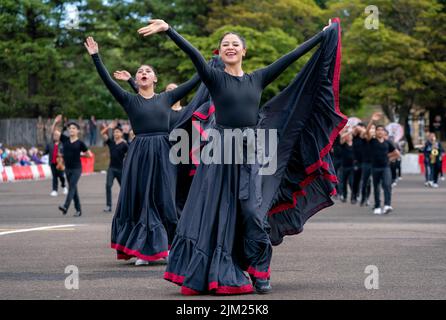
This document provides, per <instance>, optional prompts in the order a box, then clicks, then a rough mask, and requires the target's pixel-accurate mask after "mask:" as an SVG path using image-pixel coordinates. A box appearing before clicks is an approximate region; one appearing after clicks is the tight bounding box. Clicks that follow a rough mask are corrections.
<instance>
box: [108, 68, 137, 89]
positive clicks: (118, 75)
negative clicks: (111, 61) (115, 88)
mask: <svg viewBox="0 0 446 320" xmlns="http://www.w3.org/2000/svg"><path fill="white" fill-rule="evenodd" d="M113 77H115V79H117V80H122V81H127V83H128V84H129V85H130V87H132V89H133V91H135V93H138V92H139V88H138V85H137V84H136V82H135V80H134V79H133V78H132V75H131V74H130V72H128V71H127V70H122V71H120V70H117V71H115V72H114V73H113Z"/></svg>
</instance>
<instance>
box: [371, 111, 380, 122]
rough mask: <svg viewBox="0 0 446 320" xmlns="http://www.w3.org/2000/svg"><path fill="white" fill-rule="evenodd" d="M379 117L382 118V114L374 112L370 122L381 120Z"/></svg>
mask: <svg viewBox="0 0 446 320" xmlns="http://www.w3.org/2000/svg"><path fill="white" fill-rule="evenodd" d="M381 117H382V113H381V112H375V113H374V114H373V115H372V118H371V120H372V121H378V120H379V119H381Z"/></svg>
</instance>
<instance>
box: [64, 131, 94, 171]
mask: <svg viewBox="0 0 446 320" xmlns="http://www.w3.org/2000/svg"><path fill="white" fill-rule="evenodd" d="M60 141H61V142H62V153H63V160H64V162H65V168H66V169H82V164H81V152H87V151H88V148H87V146H86V145H85V143H84V142H83V141H81V140H76V141H74V142H73V143H72V142H71V141H70V138H69V137H67V136H65V135H61V136H60Z"/></svg>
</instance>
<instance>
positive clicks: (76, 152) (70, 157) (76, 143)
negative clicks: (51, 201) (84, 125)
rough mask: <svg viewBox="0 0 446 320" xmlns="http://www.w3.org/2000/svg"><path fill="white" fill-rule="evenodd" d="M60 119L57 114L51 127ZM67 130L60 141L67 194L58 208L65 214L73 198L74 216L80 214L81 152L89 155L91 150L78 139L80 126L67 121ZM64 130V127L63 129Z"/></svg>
mask: <svg viewBox="0 0 446 320" xmlns="http://www.w3.org/2000/svg"><path fill="white" fill-rule="evenodd" d="M61 121H62V115H58V116H57V117H56V119H55V120H54V124H53V128H55V127H56V125H57V124H58V123H60V122H61ZM65 125H66V128H67V130H68V134H69V137H67V136H66V135H64V134H62V135H61V136H60V141H61V142H62V148H61V149H62V155H63V159H64V163H65V174H66V176H67V182H68V194H67V197H66V199H65V203H64V204H63V205H60V206H59V210H60V211H61V212H62V214H63V215H66V214H67V211H68V209H69V208H70V204H71V201H72V200H74V207H75V209H76V213H75V214H74V216H75V217H80V216H81V215H82V208H81V201H80V198H79V192H78V189H77V184H78V182H79V179H80V177H81V175H82V162H81V153H85V155H86V156H87V157H91V152H90V150H88V148H87V146H86V145H85V143H84V142H83V141H81V140H79V130H80V127H79V125H78V124H77V123H76V122H68V123H66V124H65ZM63 131H65V128H64V129H63Z"/></svg>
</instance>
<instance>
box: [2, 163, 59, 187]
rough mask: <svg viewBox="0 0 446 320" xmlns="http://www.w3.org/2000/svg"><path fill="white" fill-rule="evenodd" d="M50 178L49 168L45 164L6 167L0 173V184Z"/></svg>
mask: <svg viewBox="0 0 446 320" xmlns="http://www.w3.org/2000/svg"><path fill="white" fill-rule="evenodd" d="M50 178H51V168H50V166H49V165H47V164H39V165H31V166H12V167H11V166H7V167H3V170H2V172H0V183H2V182H12V181H19V180H43V179H50Z"/></svg>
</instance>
